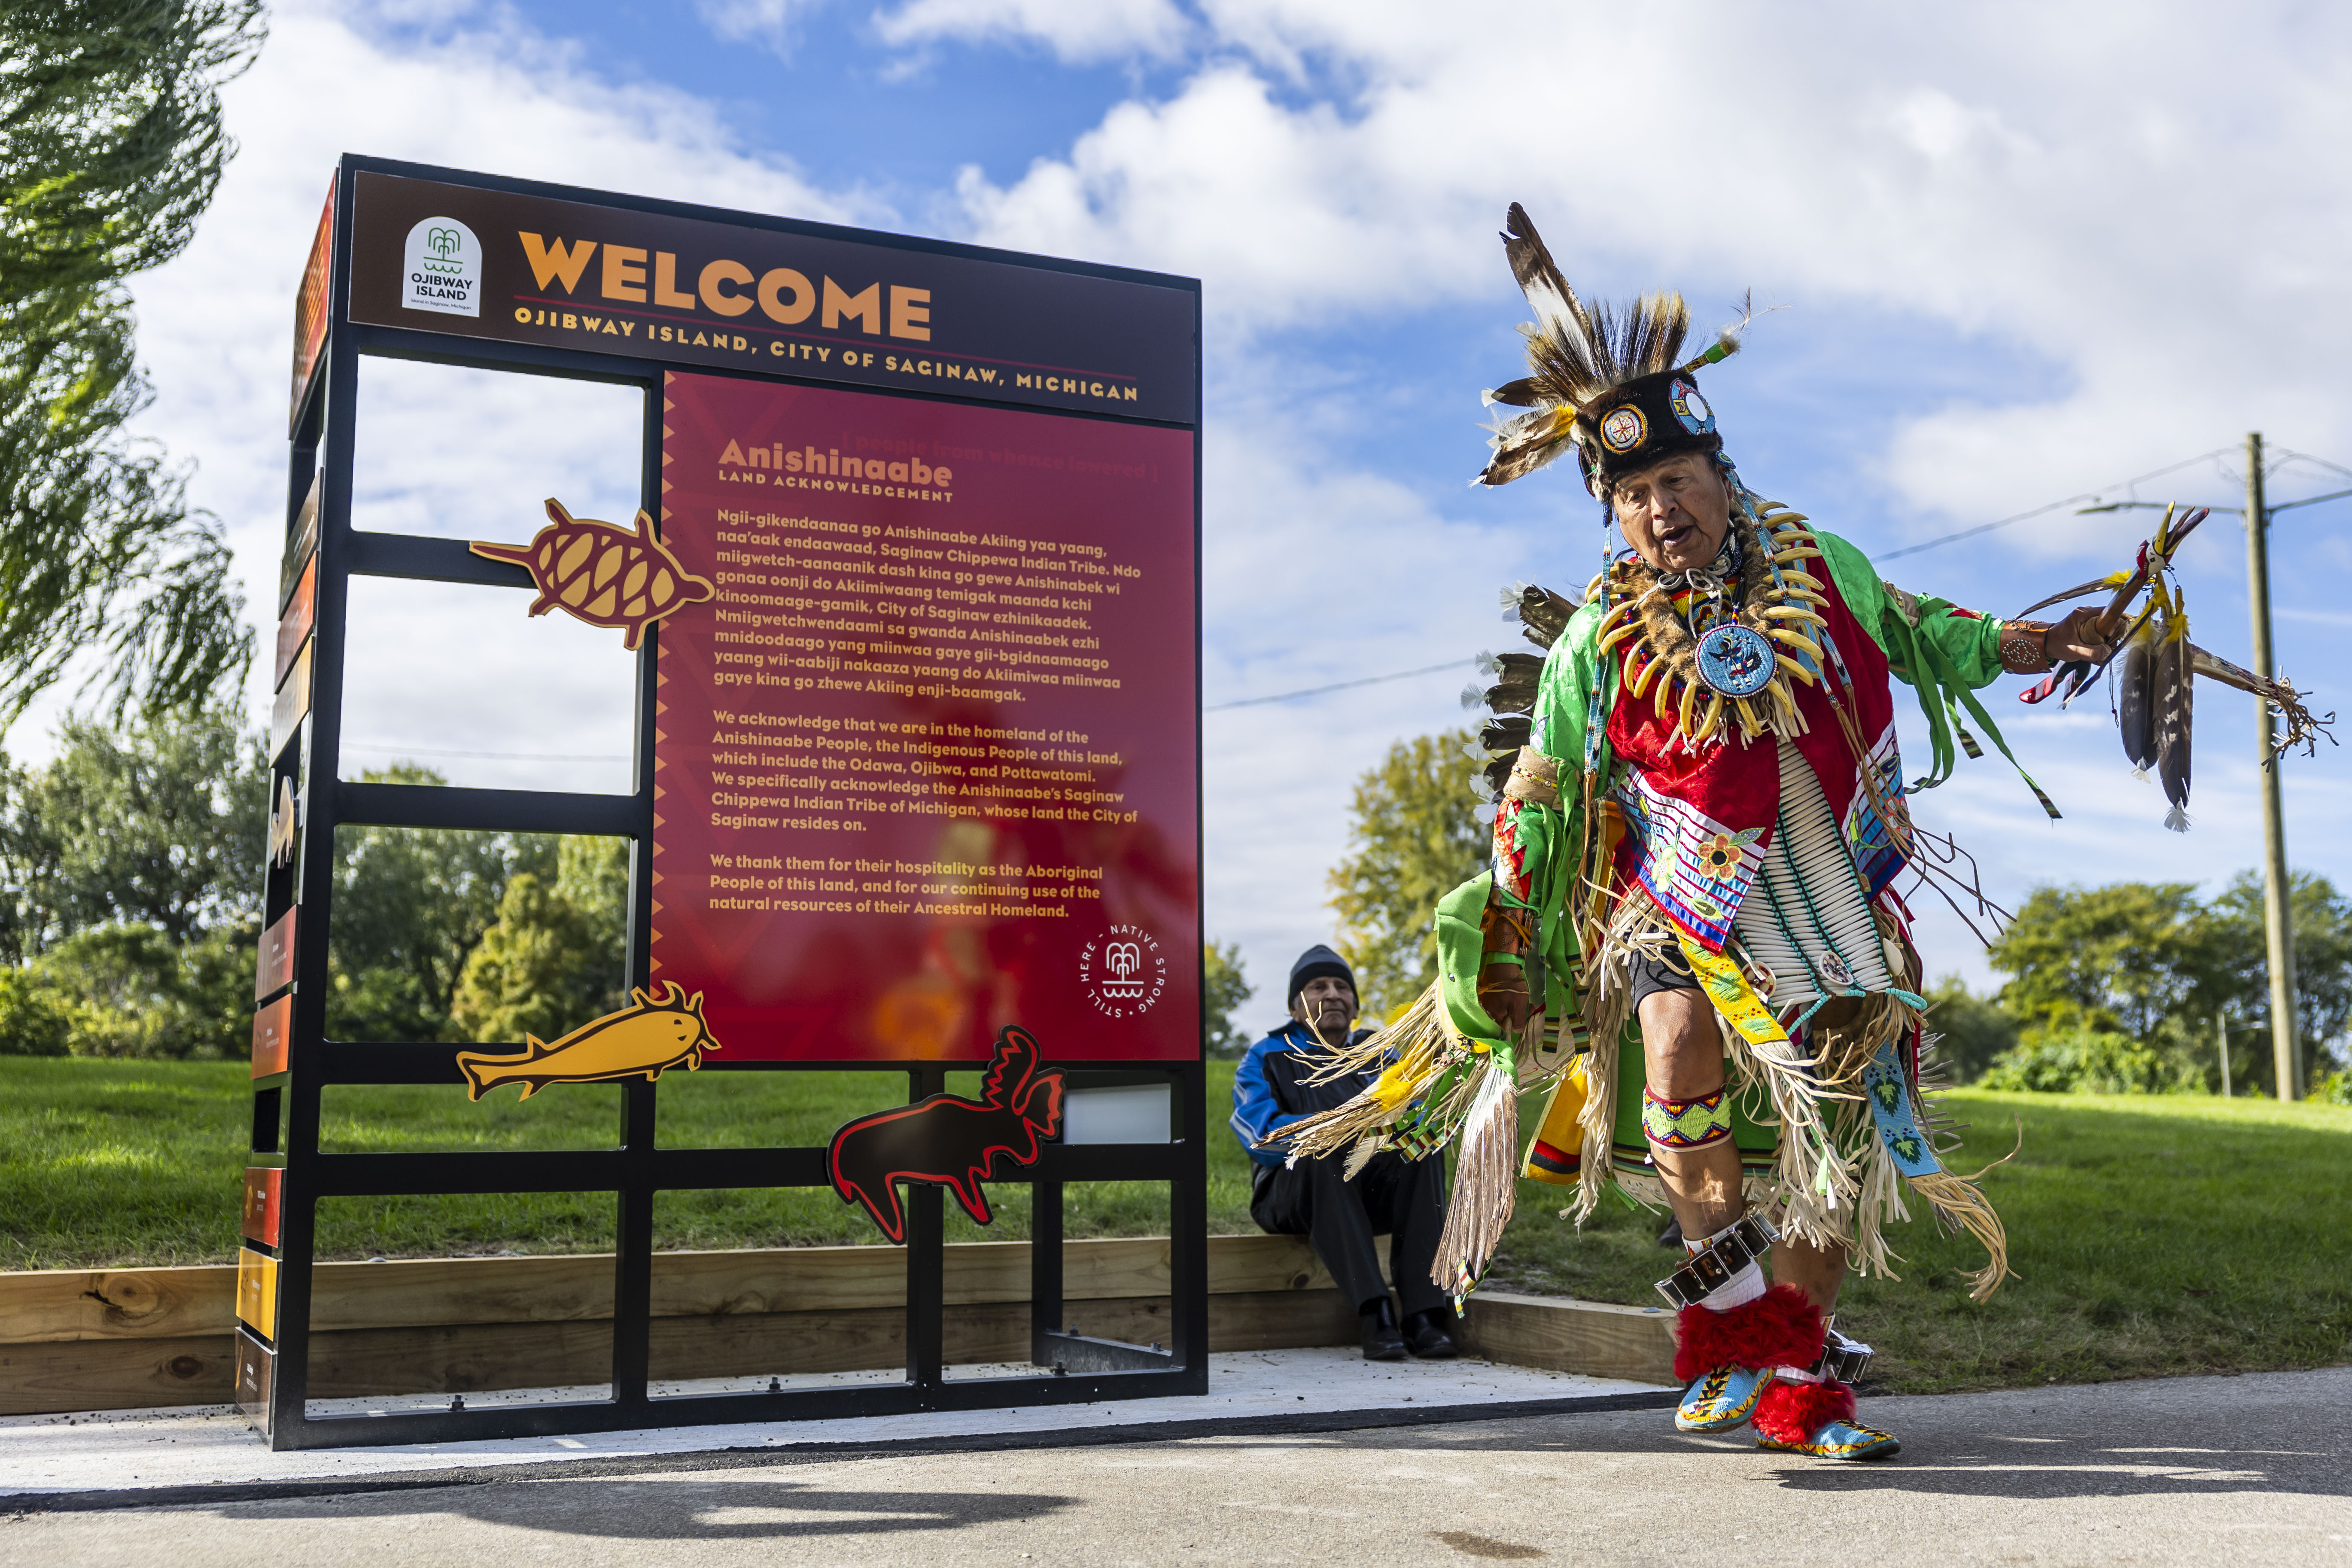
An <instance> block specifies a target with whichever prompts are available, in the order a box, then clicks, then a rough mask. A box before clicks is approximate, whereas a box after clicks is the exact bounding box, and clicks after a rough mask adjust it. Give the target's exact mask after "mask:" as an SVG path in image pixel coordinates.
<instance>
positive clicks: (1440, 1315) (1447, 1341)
mask: <svg viewBox="0 0 2352 1568" xmlns="http://www.w3.org/2000/svg"><path fill="white" fill-rule="evenodd" d="M1404 1348H1405V1349H1407V1350H1409V1351H1411V1352H1412V1353H1413V1354H1415V1355H1417V1356H1419V1357H1420V1358H1421V1359H1422V1360H1423V1361H1452V1360H1453V1359H1454V1357H1455V1356H1458V1355H1460V1354H1461V1353H1462V1351H1461V1347H1459V1346H1458V1345H1456V1344H1455V1343H1454V1314H1453V1313H1451V1312H1449V1311H1447V1310H1445V1309H1444V1308H1443V1307H1432V1308H1431V1309H1430V1310H1427V1311H1426V1312H1415V1313H1414V1314H1413V1315H1412V1317H1410V1318H1407V1319H1406V1320H1405V1321H1404Z"/></svg>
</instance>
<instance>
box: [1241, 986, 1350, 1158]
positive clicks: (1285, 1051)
mask: <svg viewBox="0 0 2352 1568" xmlns="http://www.w3.org/2000/svg"><path fill="white" fill-rule="evenodd" d="M1370 1032H1371V1031H1370V1030H1369V1029H1359V1030H1357V1031H1356V1032H1355V1033H1354V1034H1352V1035H1350V1036H1349V1037H1348V1039H1349V1044H1350V1045H1352V1044H1354V1043H1355V1042H1356V1041H1358V1040H1360V1039H1362V1038H1363V1037H1365V1036H1366V1035H1368V1034H1370ZM1317 1049H1318V1047H1317V1045H1316V1043H1315V1034H1314V1031H1313V1030H1311V1029H1309V1028H1307V1026H1306V1025H1304V1024H1301V1023H1298V1022H1297V1021H1296V1020H1294V1021H1292V1022H1290V1023H1287V1024H1285V1025H1284V1026H1282V1027H1281V1028H1279V1029H1276V1031H1275V1032H1274V1033H1272V1034H1271V1035H1268V1036H1267V1037H1265V1038H1264V1039H1262V1040H1260V1041H1259V1042H1258V1043H1257V1044H1255V1045H1254V1046H1252V1047H1250V1048H1249V1053H1248V1054H1247V1055H1246V1056H1244V1057H1243V1058H1242V1065H1241V1066H1240V1067H1238V1068H1235V1069H1234V1121H1233V1126H1234V1136H1235V1137H1237V1138H1239V1139H1240V1140H1241V1141H1242V1147H1243V1148H1244V1149H1246V1150H1248V1151H1249V1156H1250V1158H1251V1159H1253V1160H1255V1161H1256V1162H1257V1165H1256V1168H1255V1170H1253V1171H1252V1172H1251V1175H1252V1176H1253V1178H1255V1182H1256V1183H1257V1184H1264V1182H1265V1180H1266V1178H1267V1177H1268V1176H1269V1175H1271V1174H1272V1173H1274V1172H1275V1171H1277V1170H1279V1169H1281V1168H1282V1163H1283V1160H1284V1158H1285V1156H1284V1155H1283V1153H1282V1152H1280V1151H1279V1150H1275V1149H1261V1148H1259V1147H1258V1145H1259V1144H1260V1143H1263V1142H1265V1140H1267V1139H1268V1138H1271V1137H1272V1136H1274V1134H1276V1132H1279V1131H1282V1130H1283V1129H1284V1128H1286V1127H1287V1126H1289V1125H1290V1124H1291V1123H1292V1122H1294V1121H1301V1120H1304V1119H1305V1118H1307V1117H1309V1116H1312V1115H1314V1114H1315V1113H1316V1112H1318V1111H1322V1110H1330V1109H1331V1108H1332V1107H1334V1106H1338V1105H1344V1104H1346V1103H1347V1102H1348V1101H1349V1100H1353V1099H1355V1098H1356V1096H1357V1095H1359V1094H1360V1093H1362V1092H1363V1091H1364V1090H1365V1089H1368V1088H1369V1087H1370V1085H1371V1082H1372V1079H1374V1078H1375V1077H1376V1076H1378V1075H1376V1074H1374V1073H1371V1072H1370V1071H1365V1072H1356V1073H1349V1074H1347V1075H1345V1076H1344V1077H1340V1078H1336V1079H1332V1080H1331V1081H1330V1082H1328V1083H1315V1084H1310V1083H1307V1082H1305V1081H1304V1079H1306V1078H1307V1075H1308V1074H1309V1073H1311V1072H1312V1071H1314V1070H1315V1069H1314V1064H1313V1062H1312V1060H1311V1059H1310V1058H1309V1055H1308V1053H1310V1052H1313V1051H1315V1050H1317Z"/></svg>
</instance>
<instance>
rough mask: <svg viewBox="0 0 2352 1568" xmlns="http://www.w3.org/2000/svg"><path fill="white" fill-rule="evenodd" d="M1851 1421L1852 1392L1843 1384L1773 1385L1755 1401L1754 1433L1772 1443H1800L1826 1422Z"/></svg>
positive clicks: (1808, 1440)
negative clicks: (1756, 1432)
mask: <svg viewBox="0 0 2352 1568" xmlns="http://www.w3.org/2000/svg"><path fill="white" fill-rule="evenodd" d="M1851 1420H1853V1389H1851V1388H1849V1387H1847V1386H1846V1385H1845V1384H1843V1383H1775V1384H1772V1386H1771V1387H1769V1388H1768V1389H1766V1390H1765V1391H1764V1397H1763V1398H1761V1399H1759V1400H1758V1401H1757V1402H1756V1430H1757V1431H1758V1432H1759V1434H1761V1435H1762V1436H1767V1437H1769V1438H1771V1439H1772V1440H1773V1441H1774V1442H1776V1443H1804V1442H1810V1441H1811V1439H1812V1436H1813V1434H1814V1433H1816V1432H1818V1431H1820V1430H1821V1429H1822V1423H1824V1422H1828V1421H1851Z"/></svg>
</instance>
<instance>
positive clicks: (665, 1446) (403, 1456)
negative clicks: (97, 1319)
mask: <svg viewBox="0 0 2352 1568" xmlns="http://www.w3.org/2000/svg"><path fill="white" fill-rule="evenodd" d="M956 1370H957V1373H959V1375H964V1376H969V1375H990V1374H1011V1373H1033V1372H1034V1369H1033V1368H1029V1367H1010V1366H1007V1367H1003V1368H986V1367H968V1368H958V1369H956ZM892 1377H893V1374H891V1373H836V1374H832V1375H830V1376H827V1377H804V1378H801V1379H796V1380H794V1382H795V1383H796V1384H817V1383H824V1382H836V1381H838V1382H857V1381H877V1380H883V1379H890V1378H892ZM722 1386H733V1385H732V1384H725V1385H722V1384H708V1385H705V1384H677V1385H665V1386H663V1387H661V1388H659V1389H657V1390H656V1394H684V1393H702V1392H706V1391H711V1392H715V1391H718V1390H719V1388H721V1387H722ZM586 1392H588V1391H581V1390H562V1389H538V1390H518V1391H513V1392H511V1393H509V1394H504V1395H500V1394H469V1395H467V1401H466V1402H467V1405H473V1406H486V1405H491V1404H496V1403H502V1402H504V1401H505V1400H507V1399H514V1398H525V1397H528V1398H535V1399H555V1398H565V1397H579V1396H580V1395H581V1394H583V1393H586ZM596 1392H601V1391H596ZM1674 1396H1675V1391H1674V1390H1671V1389H1660V1388H1657V1387H1656V1386H1654V1385H1653V1384H1642V1383H1632V1382H1625V1381H1622V1380H1612V1379H1606V1378H1597V1377H1583V1376H1579V1375H1577V1374H1575V1373H1557V1372H1540V1371H1536V1370H1533V1369H1531V1368H1528V1367H1518V1366H1506V1365H1502V1364H1499V1363H1492V1362H1484V1361H1471V1360H1463V1361H1454V1362H1412V1361H1407V1362H1393V1363H1372V1362H1366V1361H1365V1360H1364V1359H1363V1358H1362V1357H1361V1356H1360V1354H1358V1353H1357V1352H1354V1351H1342V1350H1292V1351H1245V1352H1224V1353H1220V1354H1215V1355H1212V1356H1211V1357H1210V1358H1209V1392H1208V1394H1206V1395H1205V1396H1202V1397H1200V1398H1167V1399H1138V1400H1123V1401H1118V1402H1116V1403H1111V1404H1105V1405H1052V1406H1047V1407H1045V1408H1025V1409H1018V1410H977V1411H961V1412H954V1413H949V1414H940V1415H882V1416H866V1417H861V1418H857V1419H851V1420H839V1421H805V1422H789V1423H782V1422H767V1423H749V1424H745V1425H740V1426H685V1427H670V1428H664V1429H659V1430H652V1431H638V1432H608V1433H601V1434H594V1435H590V1436H578V1437H534V1438H516V1439H511V1440H505V1441H498V1442H481V1443H443V1444H424V1445H415V1446H410V1447H381V1448H335V1449H328V1450H323V1451H315V1452H306V1453H287V1454H277V1453H272V1452H270V1451H269V1450H268V1448H267V1447H264V1446H263V1443H262V1440H261V1439H260V1437H258V1436H256V1435H255V1434H254V1432H253V1431H252V1429H251V1428H250V1427H249V1426H247V1423H246V1421H245V1418H244V1417H243V1416H241V1415H238V1414H237V1413H236V1411H235V1410H231V1409H224V1408H222V1407H220V1406H217V1405H206V1406H196V1407H193V1408H187V1409H173V1410H126V1411H110V1412H106V1413H103V1414H99V1415H20V1416H12V1417H7V1418H5V1419H0V1500H5V1501H6V1502H8V1503H11V1504H13V1505H15V1506H16V1507H34V1508H41V1507H60V1506H62V1507H77V1508H88V1507H93V1506H95V1507H121V1506H136V1505H141V1504H147V1503H155V1502H163V1501H172V1502H182V1501H189V1500H194V1499H196V1498H198V1497H206V1496H212V1497H223V1496H245V1497H254V1496H269V1495H285V1494H287V1493H289V1492H291V1491H297V1490H299V1491H310V1490H334V1489H341V1488H343V1487H350V1488H352V1489H364V1488H368V1487H371V1486H372V1485H385V1484H401V1485H418V1484H432V1483H433V1482H435V1481H436V1480H438V1481H446V1480H447V1479H451V1478H452V1477H454V1476H455V1475H456V1474H457V1472H461V1471H475V1470H480V1469H484V1468H493V1467H497V1468H503V1467H513V1466H531V1467H541V1466H552V1467H556V1468H571V1467H574V1466H580V1465H582V1464H583V1462H586V1461H604V1462H606V1464H608V1465H609V1463H610V1462H612V1461H615V1460H620V1461H632V1460H635V1461H660V1460H663V1459H665V1458H672V1457H678V1456H687V1455H697V1454H700V1455H709V1454H720V1453H729V1452H744V1451H753V1452H756V1451H761V1450H766V1451H783V1452H793V1451H821V1450H825V1449H844V1448H848V1449H886V1448H890V1447H912V1448H920V1447H944V1446H985V1447H1027V1446H1032V1445H1036V1444H1041V1443H1055V1444H1069V1443H1074V1442H1085V1441H1087V1440H1088V1439H1089V1436H1094V1437H1096V1438H1097V1439H1100V1438H1106V1437H1107V1438H1108V1439H1110V1440H1114V1441H1126V1440H1139V1439H1146V1438H1150V1439H1165V1438H1169V1437H1176V1436H1210V1435H1213V1434H1216V1433H1219V1432H1238V1431H1246V1430H1253V1429H1255V1430H1292V1431H1296V1430H1304V1429H1318V1430H1334V1429H1339V1428H1344V1427H1352V1426H1384V1425H1394V1424H1403V1423H1410V1424H1413V1425H1419V1424H1422V1423H1423V1422H1425V1421H1430V1420H1437V1419H1451V1420H1463V1419H1475V1418H1482V1417H1489V1416H1496V1415H1512V1414H1528V1415H1534V1414H1538V1413H1542V1412H1547V1411H1565V1410H1572V1409H1578V1408H1589V1409H1608V1408H1623V1407H1625V1406H1626V1405H1651V1404H1670V1403H1672V1401H1673V1399H1674ZM420 1403H422V1402H421V1401H418V1400H415V1399H400V1400H333V1401H320V1402H318V1405H317V1406H316V1407H315V1408H316V1409H317V1410H318V1412H319V1413H320V1414H325V1413H328V1412H331V1413H333V1414H336V1415H357V1414H362V1413H364V1412H367V1411H377V1410H381V1411H391V1410H396V1409H413V1408H416V1407H417V1405H419V1404H420ZM434 1403H435V1404H446V1401H444V1400H436V1401H434ZM599 1468H603V1467H599Z"/></svg>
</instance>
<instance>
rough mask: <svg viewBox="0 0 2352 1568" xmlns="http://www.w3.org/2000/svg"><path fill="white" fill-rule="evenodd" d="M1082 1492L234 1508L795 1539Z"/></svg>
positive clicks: (575, 1484) (665, 1483)
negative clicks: (1059, 1493) (1061, 1493)
mask: <svg viewBox="0 0 2352 1568" xmlns="http://www.w3.org/2000/svg"><path fill="white" fill-rule="evenodd" d="M1072 1501H1073V1500H1071V1499H1068V1498H1062V1497H1052V1496H1045V1495H1038V1494H1027V1493H1020V1492H977V1491H974V1492H946V1491H930V1490H908V1491H884V1490H873V1491H849V1490H840V1489H831V1488H826V1487H821V1486H804V1485H799V1484H796V1483H793V1482H790V1481H772V1480H742V1481H734V1480H679V1481H670V1480H659V1481H656V1480H624V1479H609V1478H599V1479H579V1480H552V1481H523V1482H514V1483H501V1482H491V1483H488V1484H482V1485H473V1486H462V1487H446V1488H437V1487H436V1488H431V1489H422V1490H415V1491H411V1490H401V1491H388V1492H362V1493H344V1494H341V1495H337V1496H331V1497H313V1498H299V1499H289V1500H276V1501H268V1502H253V1503H233V1504H227V1505H224V1506H223V1507H222V1509H221V1510H220V1511H221V1512H222V1513H223V1514H224V1515H228V1516H232V1517H243V1518H247V1519H252V1520H265V1519H267V1520H314V1521H331V1520H353V1521H379V1522H380V1521H394V1520H397V1521H405V1522H407V1523H409V1524H412V1525H415V1526H418V1527H423V1528H426V1529H430V1528H432V1527H433V1526H434V1525H435V1524H436V1522H446V1521H457V1520H464V1521H471V1522H474V1523H478V1524H489V1525H503V1526H508V1527H511V1528H520V1529H524V1530H541V1531H553V1532H557V1533H560V1534H564V1535H577V1536H589V1537H599V1538H603V1539H606V1540H618V1541H790V1540H793V1539H796V1538H809V1537H824V1536H835V1535H878V1534H892V1533H897V1532H901V1531H931V1530H960V1529H961V1528H963V1527H965V1526H967V1525H974V1524H996V1523H1005V1522H1017V1521H1022V1520H1025V1519H1037V1518H1042V1517H1044V1516H1045V1515H1048V1514H1051V1513H1054V1512H1055V1511H1057V1510H1061V1509H1063V1508H1065V1507H1067V1506H1069V1504H1070V1503H1071V1502H1072Z"/></svg>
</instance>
